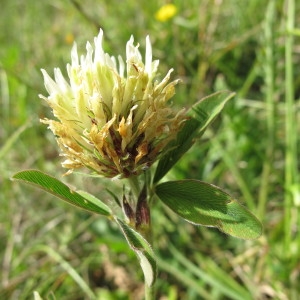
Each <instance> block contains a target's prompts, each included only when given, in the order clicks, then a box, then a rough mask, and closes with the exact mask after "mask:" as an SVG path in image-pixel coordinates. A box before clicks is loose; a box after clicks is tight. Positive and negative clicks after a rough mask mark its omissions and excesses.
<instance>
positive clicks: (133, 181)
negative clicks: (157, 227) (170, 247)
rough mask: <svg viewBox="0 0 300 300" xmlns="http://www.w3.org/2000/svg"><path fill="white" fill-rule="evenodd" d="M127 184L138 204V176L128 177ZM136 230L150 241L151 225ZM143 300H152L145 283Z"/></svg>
mask: <svg viewBox="0 0 300 300" xmlns="http://www.w3.org/2000/svg"><path fill="white" fill-rule="evenodd" d="M128 183H129V185H130V188H131V190H132V192H133V194H134V197H135V199H136V201H137V202H138V199H139V197H140V195H141V194H142V193H143V192H142V190H141V186H140V183H139V177H138V176H132V177H129V178H128ZM146 196H147V195H146ZM145 201H147V199H145ZM137 202H136V204H137V206H136V209H137V207H138V203H137ZM144 209H146V208H145V207H144ZM136 230H137V231H138V232H139V233H140V234H142V235H143V236H144V237H145V238H146V240H147V241H148V242H150V241H151V224H149V228H144V227H143V226H142V227H141V228H139V229H138V228H136ZM145 300H154V288H153V286H148V285H147V283H146V282H145Z"/></svg>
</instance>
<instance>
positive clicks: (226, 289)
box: [169, 246, 252, 300]
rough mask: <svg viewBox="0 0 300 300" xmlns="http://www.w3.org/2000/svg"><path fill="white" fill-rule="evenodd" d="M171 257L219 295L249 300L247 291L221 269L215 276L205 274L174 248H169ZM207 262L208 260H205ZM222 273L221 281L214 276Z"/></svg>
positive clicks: (216, 271)
mask: <svg viewBox="0 0 300 300" xmlns="http://www.w3.org/2000/svg"><path fill="white" fill-rule="evenodd" d="M169 249H170V251H171V253H172V255H174V257H176V260H177V261H179V262H180V263H181V264H182V265H183V266H184V267H185V268H186V269H187V270H188V271H189V272H190V273H191V274H194V275H195V276H197V277H198V278H200V279H202V280H203V281H204V282H206V283H207V284H209V285H211V286H212V287H213V288H215V289H216V290H218V291H219V292H220V293H221V294H223V295H226V296H228V297H229V298H230V299H236V300H240V299H244V300H247V299H249V300H251V299H252V296H251V295H250V294H249V292H248V291H247V290H245V289H244V288H243V287H242V286H239V285H238V283H236V282H235V281H234V280H233V279H231V277H229V276H228V275H227V274H225V272H223V271H221V269H219V270H216V268H215V272H214V273H215V274H213V272H211V271H212V270H211V271H210V272H207V270H205V271H203V270H202V269H201V268H199V266H197V265H195V264H193V263H192V262H191V261H190V260H188V259H187V258H186V257H185V256H184V255H182V254H181V253H180V252H179V251H178V250H177V249H175V247H173V246H170V247H169ZM207 259H208V260H209V258H207ZM220 272H223V276H222V279H221V278H220V277H219V276H216V275H217V273H219V274H220Z"/></svg>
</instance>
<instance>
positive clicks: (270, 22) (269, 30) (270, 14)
mask: <svg viewBox="0 0 300 300" xmlns="http://www.w3.org/2000/svg"><path fill="white" fill-rule="evenodd" d="M275 8H276V7H275V2H274V1H270V2H269V5H268V8H267V13H266V19H265V27H264V29H265V45H264V48H265V60H266V64H265V66H266V67H265V70H264V71H265V76H264V77H265V87H266V116H267V118H266V120H267V124H266V125H267V147H266V152H265V160H264V164H263V171H262V175H261V186H260V190H259V196H258V199H259V200H258V216H259V218H263V217H264V215H265V210H266V203H267V199H268V195H269V188H270V182H269V177H270V174H271V172H272V164H273V153H274V135H275V134H274V132H275V101H274V98H275V97H274V94H275V92H274V90H275V87H274V78H275V75H274V74H275V70H274V64H275V61H274V36H273V35H274V30H273V27H274V20H275Z"/></svg>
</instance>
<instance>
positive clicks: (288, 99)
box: [284, 0, 299, 257]
mask: <svg viewBox="0 0 300 300" xmlns="http://www.w3.org/2000/svg"><path fill="white" fill-rule="evenodd" d="M286 4H287V19H286V30H287V33H286V38H285V113H286V115H285V147H286V152H285V195H284V206H285V215H284V251H285V253H286V256H287V257H290V255H291V254H292V253H291V251H292V247H291V244H292V240H293V229H292V228H293V226H294V224H297V223H299V220H297V219H295V216H297V213H296V211H295V213H293V212H294V210H295V209H294V207H293V204H294V203H293V201H294V197H293V193H292V190H293V188H295V186H296V184H297V179H298V178H297V177H298V174H297V165H298V164H297V128H296V124H297V122H296V114H295V103H294V102H295V99H294V81H293V80H294V79H293V78H294V72H293V71H294V70H293V46H294V37H293V35H292V34H290V32H292V31H293V29H294V24H295V1H294V0H287V1H286ZM297 217H298V216H297ZM298 219H299V218H298Z"/></svg>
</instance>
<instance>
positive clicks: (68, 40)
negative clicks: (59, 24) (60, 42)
mask: <svg viewBox="0 0 300 300" xmlns="http://www.w3.org/2000/svg"><path fill="white" fill-rule="evenodd" d="M65 43H66V44H73V43H74V35H73V34H72V33H67V34H66V35H65Z"/></svg>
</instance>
